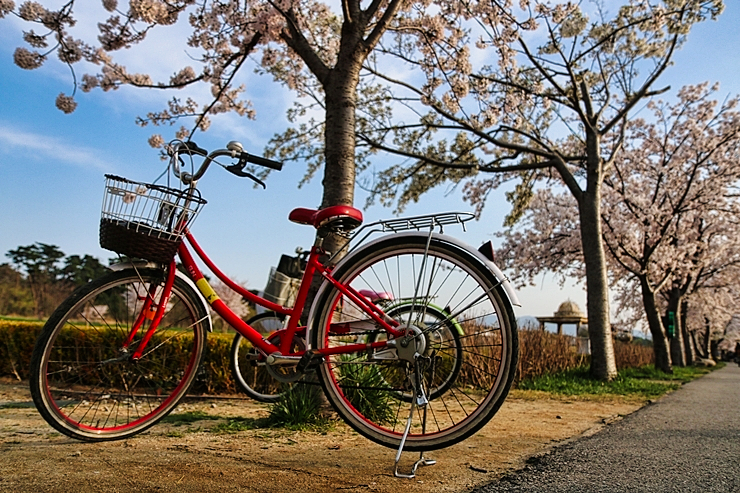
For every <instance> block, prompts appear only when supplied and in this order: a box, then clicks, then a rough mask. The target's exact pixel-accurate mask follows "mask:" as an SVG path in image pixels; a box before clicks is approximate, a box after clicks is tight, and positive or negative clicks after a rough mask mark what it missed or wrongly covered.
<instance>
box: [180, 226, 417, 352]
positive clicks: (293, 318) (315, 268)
mask: <svg viewBox="0 0 740 493" xmlns="http://www.w3.org/2000/svg"><path fill="white" fill-rule="evenodd" d="M186 238H187V239H188V242H189V243H190V244H191V246H192V247H193V249H194V250H195V252H196V253H197V254H198V256H199V257H200V258H201V259H202V260H203V262H204V263H205V264H206V266H207V267H208V269H209V270H210V271H211V272H213V273H214V274H215V275H216V277H218V278H219V279H220V280H221V281H223V282H224V283H225V284H226V285H227V286H228V287H229V288H231V289H232V290H234V291H235V292H237V293H238V294H240V295H241V296H243V297H245V298H246V299H248V300H249V301H251V302H253V303H256V304H258V305H260V306H263V307H265V308H267V309H268V310H272V311H275V312H278V313H281V314H284V315H288V316H289V320H288V326H287V327H286V328H285V329H284V330H285V331H286V334H287V337H283V338H281V342H280V347H278V346H276V345H274V344H272V343H271V342H269V341H267V340H265V339H264V338H263V336H262V334H260V333H259V332H257V331H256V330H255V329H254V328H253V327H251V326H250V325H249V324H247V323H246V322H244V321H243V320H242V319H241V318H239V316H237V315H236V314H235V313H234V312H233V311H232V310H231V309H230V308H229V307H228V306H227V305H226V304H225V303H224V302H223V301H222V300H221V299H220V297H219V296H218V295H217V294H216V292H215V291H214V290H213V288H212V287H211V286H210V284H208V281H207V280H206V279H205V276H204V275H203V273H202V272H201V270H200V269H199V268H198V266H197V265H196V263H195V260H194V258H193V256H192V254H191V253H190V251H189V250H188V248H187V247H186V246H185V243H184V242H183V243H182V244H180V246H179V249H178V254H179V256H180V259H181V260H182V262H183V265H184V266H185V268H186V269H187V272H188V274H189V276H190V277H191V278H192V279H193V281H194V282H195V285H196V286H197V288H198V290H199V291H200V292H201V294H202V295H203V296H204V297H205V299H206V301H207V302H208V303H209V305H211V307H212V308H213V309H214V310H215V311H216V313H218V314H219V315H220V316H221V317H222V318H223V319H224V320H226V322H227V323H228V324H229V325H230V326H231V327H232V328H234V330H236V331H237V332H239V333H240V334H241V335H242V336H244V337H245V338H246V339H247V340H249V341H250V342H251V343H252V344H253V345H254V346H255V347H257V348H258V349H259V350H260V351H262V352H263V353H264V354H265V355H270V354H273V353H276V352H279V353H280V354H281V355H283V356H293V357H295V358H296V361H297V360H298V358H299V357H300V356H302V355H303V354H304V351H297V352H291V351H290V344H291V341H292V340H293V336H295V334H296V333H297V332H298V330H299V327H298V323H299V319H300V315H301V313H302V312H303V308H304V306H305V302H306V299H307V297H308V292H309V289H310V285H311V279H312V278H313V276H314V275H315V273H317V272H318V273H319V274H320V275H321V276H323V278H324V279H326V280H327V281H328V282H330V283H331V284H332V285H333V286H334V287H336V289H337V290H339V291H340V292H341V293H343V294H344V295H345V296H347V298H348V299H349V300H350V301H352V302H353V303H355V304H357V306H359V307H361V308H362V310H363V311H364V312H365V313H366V314H367V315H368V316H369V317H370V318H371V319H372V320H373V321H374V322H375V323H377V324H378V325H379V326H380V327H382V328H383V329H384V330H386V331H387V332H388V333H389V334H390V335H392V336H393V337H399V336H402V335H403V331H399V330H396V329H395V327H396V326H397V325H398V322H397V321H394V320H392V319H390V318H389V317H387V316H386V315H385V313H384V312H383V310H382V309H380V308H379V307H378V306H377V305H375V304H373V303H372V301H370V300H368V299H367V298H366V297H365V296H363V295H362V294H360V293H358V292H357V291H355V290H354V289H353V288H352V287H351V286H345V285H343V284H341V283H339V282H338V281H336V280H335V279H334V278H333V277H332V276H331V273H330V269H329V268H327V267H326V266H324V265H322V264H321V263H320V262H319V260H318V258H319V252H318V250H317V247H313V248H312V249H311V252H310V255H309V258H308V263H307V266H306V270H305V272H304V274H303V278H302V281H301V287H300V289H299V291H298V295H297V297H296V302H295V305H294V306H293V307H292V308H287V307H284V306H282V305H279V304H277V303H273V302H271V301H269V300H267V299H265V298H262V297H261V296H258V295H256V294H254V293H252V292H250V291H248V290H246V289H244V288H242V287H241V286H239V285H238V284H236V283H234V282H233V281H231V280H230V279H229V278H228V277H227V276H226V275H225V274H224V273H223V272H222V271H221V270H220V269H218V267H217V266H216V265H215V264H214V263H213V262H212V261H211V260H210V259H209V258H208V256H207V255H206V253H205V252H204V251H203V249H202V248H201V247H200V245H198V243H197V242H196V241H195V238H194V237H193V236H192V234H190V233H187V234H186ZM389 322H390V323H389ZM387 344H388V343H387V341H377V342H373V343H362V344H355V345H348V346H344V347H342V348H334V349H329V348H325V349H321V350H319V351H318V354H319V355H321V356H329V355H334V354H340V353H350V352H355V351H357V350H360V349H370V348H372V349H377V348H382V347H386V346H387Z"/></svg>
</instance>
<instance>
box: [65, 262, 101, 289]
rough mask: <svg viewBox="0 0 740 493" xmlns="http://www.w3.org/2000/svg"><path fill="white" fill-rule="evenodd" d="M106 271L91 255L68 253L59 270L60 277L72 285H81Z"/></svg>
mask: <svg viewBox="0 0 740 493" xmlns="http://www.w3.org/2000/svg"><path fill="white" fill-rule="evenodd" d="M107 271H108V268H107V267H106V266H105V265H103V264H101V263H100V261H99V260H98V259H96V258H95V257H93V256H91V255H85V256H83V257H80V256H79V255H70V256H68V257H65V259H64V266H63V267H62V268H61V270H60V277H61V278H62V279H64V280H65V281H67V282H69V283H70V284H72V285H73V286H75V287H77V286H82V285H83V284H87V283H88V282H90V281H92V280H93V279H96V278H98V277H100V276H102V275H103V274H105V273H106V272H107Z"/></svg>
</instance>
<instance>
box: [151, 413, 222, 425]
mask: <svg viewBox="0 0 740 493" xmlns="http://www.w3.org/2000/svg"><path fill="white" fill-rule="evenodd" d="M216 419H221V418H219V417H218V416H212V415H210V414H208V413H205V412H203V411H187V412H184V413H177V414H170V415H168V416H165V417H164V418H162V423H169V424H171V425H175V426H182V425H189V424H192V423H195V422H196V421H203V420H216Z"/></svg>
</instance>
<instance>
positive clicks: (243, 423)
mask: <svg viewBox="0 0 740 493" xmlns="http://www.w3.org/2000/svg"><path fill="white" fill-rule="evenodd" d="M268 426H269V425H268V421H267V418H261V419H254V418H229V419H227V420H226V422H225V423H218V424H217V425H216V426H214V427H213V428H211V429H210V430H209V431H210V432H211V433H224V434H228V433H239V432H240V431H248V430H256V429H258V428H267V427H268Z"/></svg>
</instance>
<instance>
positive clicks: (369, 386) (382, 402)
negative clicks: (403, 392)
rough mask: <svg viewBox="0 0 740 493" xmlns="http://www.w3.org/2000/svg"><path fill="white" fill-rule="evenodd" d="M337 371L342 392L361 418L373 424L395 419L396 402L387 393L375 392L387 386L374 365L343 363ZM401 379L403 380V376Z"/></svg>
mask: <svg viewBox="0 0 740 493" xmlns="http://www.w3.org/2000/svg"><path fill="white" fill-rule="evenodd" d="M339 370H340V371H339V374H340V375H341V376H340V385H341V386H342V392H343V393H344V395H345V397H346V398H347V400H348V401H349V402H351V403H352V406H354V408H355V409H357V410H358V411H359V412H360V413H361V414H362V415H363V416H365V417H366V418H367V419H369V420H370V421H373V422H375V423H386V422H389V421H391V420H393V419H394V418H395V410H396V409H397V408H398V405H397V401H396V400H395V399H393V398H392V397H391V394H390V393H389V392H385V391H383V390H376V389H383V388H384V387H387V386H388V383H387V382H386V380H385V378H384V377H383V375H381V374H380V370H379V369H378V367H377V366H376V365H366V364H362V363H343V364H341V365H339ZM401 378H402V379H405V376H401ZM399 397H400V396H399Z"/></svg>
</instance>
